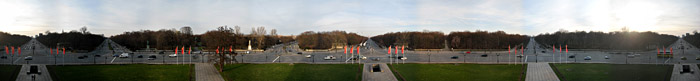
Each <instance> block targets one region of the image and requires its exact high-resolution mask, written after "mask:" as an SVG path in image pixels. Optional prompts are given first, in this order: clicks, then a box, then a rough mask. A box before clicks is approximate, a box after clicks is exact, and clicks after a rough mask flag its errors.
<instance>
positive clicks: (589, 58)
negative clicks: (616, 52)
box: [583, 56, 591, 60]
mask: <svg viewBox="0 0 700 81" xmlns="http://www.w3.org/2000/svg"><path fill="white" fill-rule="evenodd" d="M583 60H591V56H586V57H584V58H583Z"/></svg>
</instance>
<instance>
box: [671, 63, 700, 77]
mask: <svg viewBox="0 0 700 81" xmlns="http://www.w3.org/2000/svg"><path fill="white" fill-rule="evenodd" d="M681 65H684V64H674V65H673V71H672V72H673V74H672V75H671V81H700V73H698V72H697V71H698V66H697V65H695V64H688V65H690V69H692V70H693V71H695V73H683V74H681V73H680V72H681V68H682V67H681Z"/></svg>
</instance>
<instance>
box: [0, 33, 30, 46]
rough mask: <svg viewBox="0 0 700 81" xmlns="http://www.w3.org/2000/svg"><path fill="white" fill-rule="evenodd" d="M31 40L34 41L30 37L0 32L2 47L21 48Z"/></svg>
mask: <svg viewBox="0 0 700 81" xmlns="http://www.w3.org/2000/svg"><path fill="white" fill-rule="evenodd" d="M29 40H32V38H31V37H29V36H25V35H18V34H10V33H7V32H0V45H2V46H5V45H7V46H21V45H23V44H24V43H27V42H29ZM2 49H5V48H2Z"/></svg>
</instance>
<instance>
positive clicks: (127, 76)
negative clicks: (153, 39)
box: [47, 64, 194, 81]
mask: <svg viewBox="0 0 700 81" xmlns="http://www.w3.org/2000/svg"><path fill="white" fill-rule="evenodd" d="M47 68H48V69H49V71H50V73H51V77H52V78H53V79H54V80H58V81H188V80H191V79H193V78H194V70H193V69H191V68H194V66H188V65H148V64H127V65H66V66H60V65H59V66H47Z"/></svg>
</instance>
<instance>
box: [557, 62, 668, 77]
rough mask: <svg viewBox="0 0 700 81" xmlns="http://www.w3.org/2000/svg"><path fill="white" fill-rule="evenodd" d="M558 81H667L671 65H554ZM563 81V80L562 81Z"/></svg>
mask: <svg viewBox="0 0 700 81" xmlns="http://www.w3.org/2000/svg"><path fill="white" fill-rule="evenodd" d="M550 65H552V64H550ZM554 66H556V68H557V69H558V70H559V72H560V73H557V76H559V79H562V75H563V77H564V79H566V80H568V81H668V80H670V79H671V71H673V65H653V64H554V65H553V66H552V67H553V68H554ZM562 81H563V80H562Z"/></svg>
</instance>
